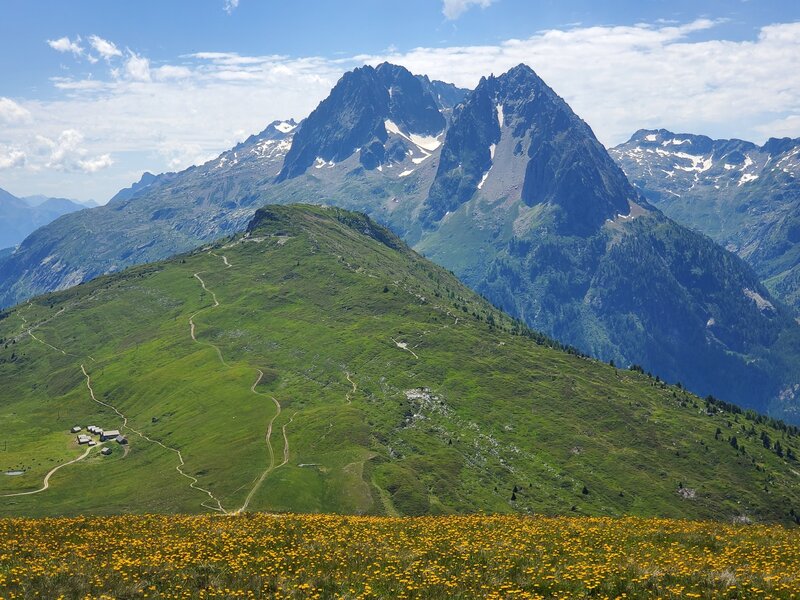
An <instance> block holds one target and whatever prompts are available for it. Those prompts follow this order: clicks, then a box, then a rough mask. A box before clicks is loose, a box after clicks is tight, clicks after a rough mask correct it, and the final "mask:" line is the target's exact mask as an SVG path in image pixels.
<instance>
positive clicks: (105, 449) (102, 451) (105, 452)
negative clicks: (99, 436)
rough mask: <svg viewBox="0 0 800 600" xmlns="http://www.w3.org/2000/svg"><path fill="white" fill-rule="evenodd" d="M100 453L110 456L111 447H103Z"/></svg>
mask: <svg viewBox="0 0 800 600" xmlns="http://www.w3.org/2000/svg"><path fill="white" fill-rule="evenodd" d="M100 454H102V455H104V456H108V455H109V454H111V448H103V449H102V450H100Z"/></svg>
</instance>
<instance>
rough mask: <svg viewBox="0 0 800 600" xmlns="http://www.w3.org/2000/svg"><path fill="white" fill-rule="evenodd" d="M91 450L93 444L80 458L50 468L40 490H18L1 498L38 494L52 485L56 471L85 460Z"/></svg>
mask: <svg viewBox="0 0 800 600" xmlns="http://www.w3.org/2000/svg"><path fill="white" fill-rule="evenodd" d="M91 451H92V448H91V446H89V447H87V448H86V452H84V453H83V454H81V455H80V456H79V457H78V458H74V459H72V460H71V461H69V462H65V463H62V464H60V465H58V466H57V467H54V468H52V469H50V471H49V472H48V473H47V475H45V476H44V482H43V484H42V487H40V488H39V489H38V490H33V491H32V492H16V493H14V494H0V498H11V497H12V496H30V495H31V494H38V493H39V492H44V491H45V490H46V489H47V488H49V487H50V477H51V476H52V475H53V473H55V472H56V471H58V470H59V469H62V468H64V467H66V466H67V465H71V464H73V463H76V462H78V461H79V460H83V459H84V458H86V457H87V456H89V453H90V452H91Z"/></svg>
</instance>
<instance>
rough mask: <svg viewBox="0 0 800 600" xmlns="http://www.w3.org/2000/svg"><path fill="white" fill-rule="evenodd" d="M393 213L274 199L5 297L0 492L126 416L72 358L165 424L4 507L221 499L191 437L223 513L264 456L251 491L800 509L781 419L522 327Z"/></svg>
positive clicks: (72, 509) (627, 506)
mask: <svg viewBox="0 0 800 600" xmlns="http://www.w3.org/2000/svg"><path fill="white" fill-rule="evenodd" d="M365 230H366V231H368V232H370V233H371V236H369V235H364V231H365ZM381 232H382V230H381V229H380V228H378V227H377V226H375V225H374V224H371V223H369V222H368V221H365V220H363V218H361V217H358V216H356V215H353V214H352V213H345V212H343V211H339V210H336V209H323V208H317V207H270V208H268V209H266V210H264V211H263V212H261V213H260V220H259V221H258V225H257V226H256V227H254V228H253V229H252V230H251V232H250V233H249V235H247V236H239V237H236V238H231V239H226V240H223V241H221V242H219V243H218V244H215V245H212V246H208V247H205V248H201V249H199V250H197V251H195V252H193V253H190V254H187V255H183V256H179V257H176V258H174V259H171V260H168V261H164V262H162V263H157V264H153V265H145V266H140V267H134V268H132V269H129V270H126V271H124V272H122V273H119V274H114V275H110V276H105V277H101V278H99V279H96V280H94V281H92V282H90V283H87V284H84V285H81V286H78V287H76V288H73V289H71V290H67V291H64V292H58V293H55V294H50V295H47V296H42V297H39V298H36V299H34V300H33V301H32V302H31V303H29V304H25V305H20V306H18V307H16V308H14V309H12V310H10V311H8V312H6V313H4V314H3V315H2V317H3V318H2V319H0V338H2V340H3V346H0V380H1V381H2V382H3V385H2V386H0V423H3V428H2V432H0V466H1V467H3V468H4V470H5V468H16V467H20V466H21V467H24V468H25V474H24V475H22V476H17V477H8V476H2V475H0V495H2V494H9V493H17V492H21V491H30V490H35V489H37V488H38V487H40V486H41V481H42V479H43V478H44V475H45V474H46V473H47V472H48V471H49V470H50V469H51V468H52V467H53V466H55V465H57V464H60V463H63V462H66V461H68V460H71V459H73V458H76V457H77V456H78V455H79V454H80V452H81V450H79V449H78V447H77V445H76V444H75V443H74V441H73V436H72V435H70V434H69V433H68V431H69V428H70V427H71V426H72V425H74V424H81V425H87V424H89V423H93V424H97V425H100V426H104V427H106V428H112V427H113V428H118V427H121V425H122V422H121V419H120V418H119V417H118V416H117V415H116V414H115V413H114V412H113V411H111V410H110V409H108V408H107V407H105V406H102V405H100V404H97V403H95V402H93V401H92V399H91V397H90V396H89V393H88V388H87V385H86V383H87V382H86V379H85V377H84V376H83V374H82V372H81V365H83V366H84V367H85V368H86V370H87V372H88V373H89V375H90V377H91V382H92V386H93V389H94V391H95V394H96V396H97V399H98V400H100V401H102V402H105V403H107V404H111V405H113V406H115V407H116V408H117V409H118V410H119V411H120V412H122V413H123V414H124V415H125V416H126V417H127V419H128V425H129V426H130V427H132V428H133V429H135V430H136V431H139V432H141V433H142V434H144V435H145V436H147V438H149V440H150V441H148V439H145V438H143V437H139V436H138V435H136V434H135V433H134V432H133V431H131V430H127V435H128V438H129V440H130V445H129V452H128V453H127V455H124V456H123V454H122V452H121V451H120V449H118V448H115V452H114V453H113V454H112V456H111V457H101V456H99V455H97V453H96V452H93V453H92V454H90V456H89V458H87V459H86V460H84V461H81V462H78V463H75V464H74V465H69V466H67V467H65V468H64V469H61V470H60V471H58V472H57V473H56V474H55V475H54V476H53V477H52V478H51V480H50V489H48V490H47V491H46V492H43V493H40V494H34V495H27V496H15V497H0V515H4V516H21V515H25V516H69V515H81V514H92V515H109V514H119V513H131V512H133V513H197V512H207V511H208V510H209V508H208V506H209V505H214V502H213V501H210V499H209V495H208V494H207V493H206V492H204V491H202V490H198V489H195V488H193V487H190V485H189V483H190V479H189V478H187V477H186V476H184V475H181V473H180V472H179V471H178V470H176V467H177V466H179V464H178V455H177V453H176V451H180V453H181V456H182V457H183V460H184V462H185V465H184V466H183V467H182V470H183V471H184V473H185V474H186V475H188V476H189V477H193V478H196V480H197V484H196V486H195V487H200V488H203V490H207V491H208V492H210V493H211V494H212V495H213V496H214V498H215V499H217V500H219V502H220V503H221V505H222V506H223V507H224V509H225V510H226V511H231V512H232V511H236V510H237V509H238V508H240V507H241V506H242V505H243V503H244V501H245V498H246V497H247V496H248V494H250V492H251V491H252V490H253V489H254V486H256V482H257V481H258V480H259V479H260V478H261V476H262V475H263V474H264V473H265V471H269V472H268V473H267V475H266V477H265V479H264V482H263V484H262V485H260V486H259V487H258V488H257V489H256V491H255V492H254V493H253V496H252V501H251V503H250V505H249V507H248V510H253V511H259V510H270V511H291V512H312V513H313V512H320V513H322V512H325V513H331V512H333V513H346V514H366V515H420V514H448V513H464V512H475V511H478V510H482V511H487V512H491V513H515V512H516V513H539V514H551V515H554V514H578V515H609V516H622V515H639V516H664V517H673V518H703V519H723V520H731V519H733V518H734V517H742V518H745V519H751V520H753V521H781V522H785V523H791V522H794V521H795V520H796V514H797V513H798V511H800V486H798V483H800V465H798V464H797V462H796V461H794V460H790V459H789V458H788V456H787V455H784V456H783V457H780V456H778V455H777V454H776V453H775V452H774V450H773V449H772V448H769V449H768V448H766V447H764V445H763V444H762V442H761V439H760V434H761V433H762V432H768V433H769V435H770V438H771V439H772V440H773V441H777V440H779V441H780V443H781V446H782V447H783V448H784V449H793V451H794V453H795V455H798V454H800V440H798V438H797V437H796V436H794V435H792V434H791V432H790V431H787V430H779V429H775V428H774V427H773V426H772V425H774V424H770V423H767V422H761V421H756V420H754V417H753V415H748V416H745V415H738V414H734V413H730V412H725V411H723V410H721V409H720V408H719V407H717V406H715V405H708V404H706V403H705V402H704V401H702V400H700V399H698V398H696V397H694V396H692V395H690V394H687V393H686V392H684V391H683V390H681V389H678V388H676V387H672V386H667V385H664V384H662V383H660V382H656V381H655V380H653V379H652V378H649V377H647V376H646V375H644V374H641V373H636V372H632V371H628V370H620V369H616V368H613V367H611V366H609V365H606V364H603V363H599V362H597V361H593V360H589V359H585V358H583V357H580V356H576V355H573V354H567V353H565V352H562V351H559V350H555V349H553V348H550V347H548V346H546V345H540V344H537V343H535V341H534V340H532V339H530V338H528V337H525V336H522V335H515V333H514V332H517V331H519V328H518V327H517V326H516V325H515V324H514V323H513V322H512V321H511V320H510V319H508V318H507V317H505V316H503V315H502V314H501V313H499V312H498V311H497V310H496V309H494V308H493V307H491V306H490V305H489V304H487V303H486V302H485V301H483V300H482V299H481V298H479V297H477V296H476V295H475V294H473V293H472V292H470V291H469V290H468V289H466V288H465V287H464V286H463V285H461V284H460V283H459V282H458V281H457V280H456V279H455V278H454V277H453V276H452V275H451V274H449V273H448V272H446V271H444V270H443V269H440V268H438V267H436V266H434V265H433V264H431V263H430V262H428V261H426V260H424V259H422V258H421V257H419V256H418V255H416V254H414V253H413V252H411V251H410V250H408V249H407V248H405V247H404V246H402V245H400V244H399V241H398V240H396V238H392V237H389V238H386V237H385V235H387V234H386V233H385V232H384V233H381ZM382 236H384V237H383V238H382ZM376 238H382V239H383V241H384V242H386V243H382V242H381V241H380V240H379V239H376ZM212 252H213V254H212ZM223 255H224V256H225V257H226V258H227V259H228V261H229V263H230V264H231V265H232V267H230V268H226V266H225V264H224V262H223V260H222V258H221V257H222V256H223ZM195 273H199V274H200V277H201V278H202V279H203V281H204V282H205V284H206V287H207V288H208V290H210V291H211V292H213V293H214V294H215V295H216V297H217V299H218V301H219V303H220V305H219V306H218V307H213V299H212V296H211V294H210V293H208V292H206V291H204V290H203V289H202V287H201V285H200V282H199V281H198V279H197V278H196V277H194V274H195ZM198 311H200V312H199V314H196V313H198ZM195 314H196V316H195V317H194V322H195V324H196V336H197V340H198V341H197V342H195V341H193V340H192V339H191V337H190V334H189V317H190V316H192V315H195ZM492 321H493V322H494V324H491V322H492ZM29 328H30V331H31V332H32V333H33V335H35V336H36V338H38V340H39V341H37V340H36V339H34V338H33V337H32V336H31V335H30V334H29V333H28V329H29ZM398 342H399V343H404V344H407V348H408V349H409V350H412V351H413V353H414V354H416V355H417V357H418V358H415V357H414V355H412V353H411V352H409V351H407V350H404V349H402V348H401V347H399V346H398V345H397V343H398ZM218 350H219V352H218ZM220 355H221V356H222V357H223V359H224V364H223V362H222V361H221V360H220ZM259 370H261V371H262V372H264V373H265V377H264V378H262V381H261V382H260V384H259V385H258V386H257V387H255V388H254V389H255V393H254V392H253V390H251V387H252V386H253V385H254V383H255V382H256V379H257V377H258V371H259ZM348 374H349V377H350V380H348ZM351 381H352V382H355V384H356V391H355V392H353V391H352V388H353V384H352V383H351ZM422 388H425V389H426V390H427V391H424V392H420V391H419V390H420V389H422ZM273 398H274V399H275V400H277V401H278V402H279V404H280V406H281V413H280V415H278V416H277V417H275V415H276V406H275V403H274V401H273ZM274 417H275V419H274V423H273V430H272V436H271V439H270V445H271V448H272V453H273V456H274V459H273V461H272V462H271V461H270V454H269V451H268V446H267V443H266V439H265V436H266V430H267V427H268V424H269V422H270V421H271V420H272V419H273V418H274ZM7 424H8V425H7ZM717 429H719V430H720V433H719V434H717V433H716V431H717ZM284 431H285V432H286V439H287V440H288V443H289V449H288V461H287V462H286V464H285V465H282V466H278V465H279V464H280V463H281V462H282V461H283V458H284V454H283V450H284V438H283V432H284ZM734 436H735V437H736V438H737V439H738V442H739V446H740V448H741V447H744V448H745V450H744V453H743V451H742V450H741V449H739V450H737V449H736V448H734V447H733V446H732V445H731V444H730V443H729V438H731V437H734ZM156 441H157V442H160V443H161V444H163V446H160V445H158V444H156V443H155V442H156ZM584 489H585V490H586V491H587V493H584ZM515 490H516V491H515ZM682 490H687V491H686V492H684V491H682ZM688 490H691V492H692V494H693V495H691V494H689V493H688ZM686 496H690V497H686Z"/></svg>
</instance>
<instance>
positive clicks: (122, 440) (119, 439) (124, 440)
mask: <svg viewBox="0 0 800 600" xmlns="http://www.w3.org/2000/svg"><path fill="white" fill-rule="evenodd" d="M116 440H117V443H118V444H122V445H125V444H127V443H128V438H126V437H125V436H124V435H118V436H117V437H116Z"/></svg>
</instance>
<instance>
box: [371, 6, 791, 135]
mask: <svg viewBox="0 0 800 600" xmlns="http://www.w3.org/2000/svg"><path fill="white" fill-rule="evenodd" d="M715 25H716V22H714V21H711V20H708V19H699V20H696V21H693V22H691V23H686V24H683V25H672V24H665V25H658V26H655V25H645V24H640V25H635V26H617V27H576V28H572V29H564V30H548V31H542V32H539V33H537V34H536V35H533V36H531V37H530V38H527V39H521V40H507V41H505V42H503V43H500V44H497V45H492V46H465V47H450V48H417V49H414V50H411V51H409V52H406V53H396V54H391V55H384V56H377V57H368V58H367V57H365V58H366V59H367V60H368V61H369V62H371V63H375V62H379V61H381V60H389V61H392V62H397V63H400V64H403V65H405V66H406V67H408V68H409V69H410V70H412V71H413V72H415V73H427V74H428V75H429V76H431V77H433V78H435V79H443V80H445V81H452V82H453V83H456V84H457V85H461V86H465V87H473V86H475V85H476V84H477V83H478V81H479V79H480V77H481V76H482V75H485V74H488V73H491V72H494V73H495V74H500V73H502V72H504V71H506V70H507V69H509V68H511V67H513V66H514V65H516V64H519V63H521V62H524V63H526V64H528V65H530V66H531V67H532V68H533V69H534V70H535V71H536V72H537V73H538V74H539V75H540V76H541V77H542V78H543V79H544V80H545V81H546V82H547V83H548V85H550V86H551V87H552V88H553V89H554V90H555V91H556V92H557V93H558V94H559V95H561V96H562V97H563V98H564V99H565V100H567V102H568V103H569V104H570V105H571V106H572V108H573V109H574V110H575V112H576V113H578V115H580V116H581V117H582V118H583V119H584V120H586V121H587V122H588V123H589V125H591V126H592V128H593V129H594V131H595V133H597V135H598V137H599V138H600V140H601V141H602V142H603V143H605V144H616V143H619V142H621V141H624V140H625V139H627V138H628V136H630V134H631V133H633V131H635V130H636V129H638V128H640V127H666V128H669V129H673V130H680V131H688V132H697V133H705V134H708V135H712V136H717V137H740V138H744V139H753V141H761V140H763V138H764V137H765V136H764V135H763V133H762V132H761V131H760V130H759V126H761V125H763V124H765V123H769V122H771V121H774V120H778V119H783V118H785V117H786V116H787V115H789V114H798V113H800V23H786V24H777V25H770V26H768V27H764V28H762V29H761V31H760V33H759V35H758V37H757V38H756V39H755V40H745V41H740V42H733V41H728V40H714V39H710V40H709V39H705V40H703V41H694V40H692V39H691V36H692V34H693V33H695V32H698V31H706V33H705V35H704V37H705V38H708V37H709V35H710V34H709V33H708V30H711V29H713V28H714V27H715ZM798 134H800V131H795V134H794V135H798Z"/></svg>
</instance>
